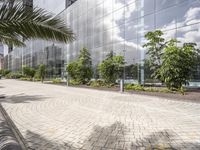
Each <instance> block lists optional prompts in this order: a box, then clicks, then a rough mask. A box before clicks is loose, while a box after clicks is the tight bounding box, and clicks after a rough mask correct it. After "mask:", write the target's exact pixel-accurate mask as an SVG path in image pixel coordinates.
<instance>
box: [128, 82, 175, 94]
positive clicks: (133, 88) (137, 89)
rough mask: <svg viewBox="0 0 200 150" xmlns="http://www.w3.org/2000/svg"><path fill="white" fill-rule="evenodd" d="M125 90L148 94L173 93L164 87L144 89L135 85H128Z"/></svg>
mask: <svg viewBox="0 0 200 150" xmlns="http://www.w3.org/2000/svg"><path fill="white" fill-rule="evenodd" d="M125 89H126V90H135V91H146V92H162V93H169V92H172V91H171V90H169V89H167V88H163V87H144V86H141V85H134V84H126V85H125Z"/></svg>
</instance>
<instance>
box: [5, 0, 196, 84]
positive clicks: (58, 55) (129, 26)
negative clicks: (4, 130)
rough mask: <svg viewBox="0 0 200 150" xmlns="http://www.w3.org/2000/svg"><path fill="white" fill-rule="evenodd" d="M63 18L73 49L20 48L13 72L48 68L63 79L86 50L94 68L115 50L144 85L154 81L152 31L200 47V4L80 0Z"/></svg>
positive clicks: (40, 44)
mask: <svg viewBox="0 0 200 150" xmlns="http://www.w3.org/2000/svg"><path fill="white" fill-rule="evenodd" d="M58 16H59V17H61V18H62V19H63V20H64V21H65V22H66V24H67V25H68V26H69V27H70V28H71V29H72V30H73V32H74V33H75V34H76V40H75V41H74V42H73V43H70V44H67V45H65V44H58V43H52V42H45V41H30V42H27V47H26V48H23V49H22V48H15V49H14V51H13V52H11V53H10V54H9V55H10V56H9V57H8V56H7V59H8V61H7V62H8V63H6V64H7V67H8V69H11V70H20V69H21V66H22V65H29V66H33V67H36V66H37V65H38V64H40V63H45V64H47V65H48V66H49V68H50V70H51V71H49V76H62V75H63V72H64V70H65V65H66V64H67V63H69V62H70V61H72V60H74V59H77V56H78V54H79V51H80V49H82V48H83V47H86V48H87V49H88V50H89V51H90V53H91V56H92V60H93V66H94V68H95V66H97V65H98V64H99V63H100V62H101V61H102V60H104V59H105V57H106V55H107V54H108V53H109V52H110V51H113V52H114V53H115V54H116V55H123V56H125V60H126V78H127V79H130V80H132V81H134V82H137V81H140V82H141V83H144V82H152V79H151V77H150V74H151V71H150V69H149V67H148V64H146V63H145V59H146V58H147V55H146V49H144V48H143V47H142V45H143V44H144V43H145V42H146V40H145V38H144V35H145V34H146V33H147V32H149V31H154V30H162V31H163V32H164V37H165V38H167V39H170V38H177V39H178V40H179V41H181V42H182V43H185V42H193V43H196V44H197V47H198V48H200V1H199V0H77V1H76V2H74V3H73V4H72V5H70V6H69V7H68V8H66V9H64V10H63V11H62V12H61V13H59V14H58ZM52 70H54V71H52ZM199 82H200V67H199V66H196V70H194V72H193V80H192V84H191V85H194V86H198V83H199Z"/></svg>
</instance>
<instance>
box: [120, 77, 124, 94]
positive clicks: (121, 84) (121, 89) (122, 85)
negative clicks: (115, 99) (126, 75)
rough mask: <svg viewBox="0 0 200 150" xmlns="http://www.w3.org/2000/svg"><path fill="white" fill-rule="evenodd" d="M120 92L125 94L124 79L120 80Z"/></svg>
mask: <svg viewBox="0 0 200 150" xmlns="http://www.w3.org/2000/svg"><path fill="white" fill-rule="evenodd" d="M120 92H122V93H123V92H124V80H123V79H121V80H120Z"/></svg>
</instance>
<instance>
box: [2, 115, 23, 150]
mask: <svg viewBox="0 0 200 150" xmlns="http://www.w3.org/2000/svg"><path fill="white" fill-rule="evenodd" d="M1 117H2V116H0V149H1V150H21V146H20V145H19V144H18V141H17V140H16V137H15V135H14V134H13V132H12V131H11V129H10V127H9V125H8V124H7V122H5V120H2V119H1Z"/></svg>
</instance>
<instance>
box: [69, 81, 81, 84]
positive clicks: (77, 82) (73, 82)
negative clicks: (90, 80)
mask: <svg viewBox="0 0 200 150" xmlns="http://www.w3.org/2000/svg"><path fill="white" fill-rule="evenodd" d="M69 84H70V85H80V84H81V82H79V81H77V80H70V81H69Z"/></svg>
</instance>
